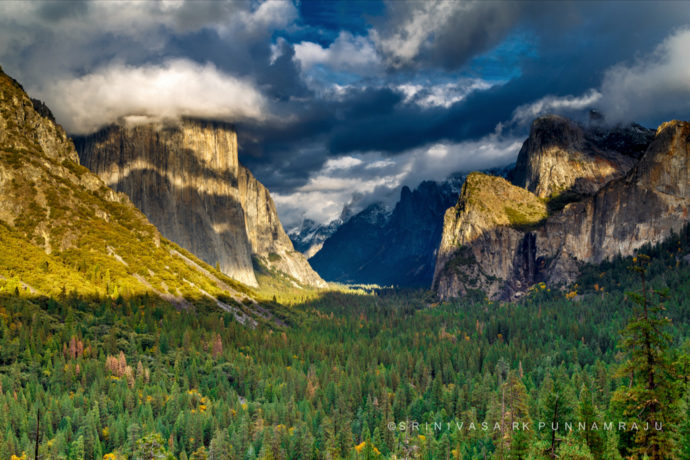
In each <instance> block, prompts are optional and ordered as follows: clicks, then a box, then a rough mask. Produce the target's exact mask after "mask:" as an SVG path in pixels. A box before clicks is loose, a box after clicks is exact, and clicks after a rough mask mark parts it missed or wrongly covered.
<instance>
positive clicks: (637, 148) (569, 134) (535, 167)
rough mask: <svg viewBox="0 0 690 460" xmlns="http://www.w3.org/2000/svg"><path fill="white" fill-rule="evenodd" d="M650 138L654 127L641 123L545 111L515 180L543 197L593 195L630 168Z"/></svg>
mask: <svg viewBox="0 0 690 460" xmlns="http://www.w3.org/2000/svg"><path fill="white" fill-rule="evenodd" d="M652 138H653V131H651V130H647V129H645V128H642V127H641V126H639V125H632V126H629V127H625V128H617V129H615V130H612V131H605V130H602V129H598V128H589V129H585V128H583V127H581V126H580V125H578V124H576V123H575V122H573V121H571V120H568V119H566V118H563V117H560V116H557V115H547V116H543V117H540V118H537V119H536V120H535V121H534V122H533V123H532V128H531V130H530V136H529V138H528V139H527V140H526V141H525V143H524V144H523V146H522V149H521V150H520V153H519V155H518V159H517V163H516V166H515V170H514V171H513V173H512V175H511V176H512V177H511V178H512V182H513V183H514V184H515V185H518V186H520V187H523V188H526V189H527V190H529V191H531V192H533V193H535V194H536V195H537V196H539V197H541V198H553V197H555V196H558V195H561V194H570V195H571V196H581V195H590V194H592V193H595V192H596V191H597V190H599V189H600V188H601V187H602V186H603V185H604V184H606V183H608V182H609V181H611V180H612V179H615V178H618V177H622V176H623V175H624V174H625V173H627V172H628V171H629V170H630V168H632V167H633V165H634V164H635V162H636V161H637V159H638V158H639V157H640V155H641V153H643V152H644V148H646V146H647V145H648V144H649V143H650V142H651V140H652Z"/></svg>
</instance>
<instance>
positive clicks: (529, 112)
mask: <svg viewBox="0 0 690 460" xmlns="http://www.w3.org/2000/svg"><path fill="white" fill-rule="evenodd" d="M600 100H601V93H600V92H599V91H597V90H594V89H590V90H589V91H587V92H586V93H584V94H583V95H581V96H564V97H557V96H546V97H543V98H541V99H539V100H538V101H536V102H532V103H530V104H525V105H521V106H519V107H518V108H516V109H515V111H514V112H513V118H512V120H511V122H512V123H517V124H518V125H526V124H530V123H532V120H534V119H535V118H537V117H538V116H540V115H544V114H547V113H559V114H567V113H568V112H576V111H580V110H583V109H587V108H590V107H593V106H594V105H595V104H596V103H597V102H599V101H600Z"/></svg>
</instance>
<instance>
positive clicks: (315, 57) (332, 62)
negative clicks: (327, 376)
mask: <svg viewBox="0 0 690 460" xmlns="http://www.w3.org/2000/svg"><path fill="white" fill-rule="evenodd" d="M294 59H295V60H296V61H297V62H299V64H300V66H301V68H302V70H303V71H304V72H308V71H309V70H310V69H311V68H313V67H314V66H316V65H324V66H327V67H329V68H331V69H333V70H336V71H340V72H357V73H358V74H359V75H373V74H376V73H378V72H380V71H381V70H382V65H381V60H380V57H379V55H378V53H377V51H376V49H375V48H374V44H373V43H372V42H371V40H370V39H369V38H368V37H363V36H355V35H352V34H351V33H349V32H341V33H340V35H338V38H336V39H335V41H333V43H331V44H330V45H329V46H328V47H327V48H324V47H322V46H321V45H319V44H318V43H313V42H301V43H297V44H296V45H295V57H294Z"/></svg>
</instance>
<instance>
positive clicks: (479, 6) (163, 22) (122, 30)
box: [0, 0, 690, 225]
mask: <svg viewBox="0 0 690 460" xmlns="http://www.w3.org/2000/svg"><path fill="white" fill-rule="evenodd" d="M687 24H690V4H688V3H683V2H646V1H630V2H626V1H621V2H601V3H597V2H547V1H545V2H509V1H508V2H479V1H471V0H459V1H441V0H438V1H429V2H398V1H388V2H387V1H374V0H372V1H370V2H339V1H330V2H297V3H293V2H292V1H289V0H271V1H265V2H250V1H247V2H242V1H232V2H223V1H210V0H209V1H206V0H200V1H191V0H166V1H160V2H138V1H136V2H134V1H133V2H103V1H95V0H84V1H74V2H60V3H57V2H50V1H46V2H21V1H5V2H0V65H2V66H3V68H4V69H5V70H6V71H7V72H8V73H10V74H11V75H13V76H14V77H15V78H17V79H19V80H20V81H22V82H23V83H24V84H25V86H26V87H27V90H28V91H30V92H31V93H32V94H34V95H37V96H38V97H41V98H43V99H45V101H46V102H47V103H48V105H49V106H50V107H51V108H52V109H53V111H54V112H55V114H56V116H57V118H58V121H60V122H61V123H63V124H64V125H65V126H66V127H67V129H68V130H70V131H72V132H75V133H84V132H89V131H93V130H95V129H97V128H98V127H99V126H101V125H103V124H107V123H110V122H113V121H116V120H118V119H122V118H123V117H128V116H129V117H131V116H135V117H137V119H142V117H143V119H150V118H161V117H177V116H182V115H190V116H198V117H210V118H222V119H225V120H229V121H233V122H235V123H236V124H237V126H238V131H239V135H240V147H241V152H240V155H241V159H242V161H243V162H244V163H245V164H247V166H249V167H250V169H252V171H254V173H255V174H256V175H257V177H258V178H259V179H260V180H261V181H262V182H264V183H265V184H266V185H267V186H268V187H269V188H270V189H271V191H272V192H274V194H275V195H276V202H277V204H278V206H279V207H280V212H281V216H282V217H283V219H284V220H285V221H286V223H287V224H288V225H289V224H290V223H291V222H295V221H297V220H299V219H300V218H302V217H303V216H307V217H312V218H316V219H319V220H327V219H329V218H330V217H332V216H334V215H337V214H338V213H339V211H340V208H342V206H343V205H344V204H345V203H348V202H350V201H352V200H353V197H355V201H358V202H361V203H363V204H364V203H367V202H371V201H373V200H377V199H384V200H385V199H387V197H389V196H394V195H396V194H397V190H398V188H399V187H400V185H402V184H406V185H411V186H414V185H416V183H418V181H420V180H422V179H427V178H429V179H442V178H443V176H444V174H447V173H450V172H453V171H455V170H466V169H473V168H482V167H487V166H493V165H495V164H496V163H497V162H499V159H500V161H503V162H509V161H511V160H512V159H513V158H514V157H515V156H516V155H517V150H518V148H519V142H518V141H519V140H520V139H521V138H523V137H524V136H525V134H526V132H527V129H528V127H529V122H530V121H531V119H533V118H534V117H535V116H538V115H539V114H541V113H545V112H557V113H563V114H566V115H571V116H576V117H584V116H585V115H586V113H587V112H588V111H589V110H590V109H592V108H596V109H598V110H599V111H601V112H602V113H603V114H604V116H605V117H606V119H607V120H609V121H610V122H621V123H624V122H629V121H638V122H641V123H643V124H646V125H649V126H654V125H655V124H657V123H659V122H660V121H662V120H664V119H667V118H687V113H688V109H689V108H690V107H688V106H689V105H690V103H688V102H687V101H690V84H689V83H688V82H690V78H689V77H690V64H688V63H690V55H689V54H688V50H690V32H688V30H687V29H686V28H685V27H686V25H687ZM429 152H433V153H429ZM443 152H445V153H443Z"/></svg>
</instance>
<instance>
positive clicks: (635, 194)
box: [434, 121, 690, 299]
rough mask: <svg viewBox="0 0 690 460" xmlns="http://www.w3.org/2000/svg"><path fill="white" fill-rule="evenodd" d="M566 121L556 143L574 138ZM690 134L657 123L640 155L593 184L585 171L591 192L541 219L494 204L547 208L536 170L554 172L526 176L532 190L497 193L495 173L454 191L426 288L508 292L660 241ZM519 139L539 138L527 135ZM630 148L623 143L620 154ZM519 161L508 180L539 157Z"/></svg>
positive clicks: (450, 292)
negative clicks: (516, 215) (527, 220)
mask: <svg viewBox="0 0 690 460" xmlns="http://www.w3.org/2000/svg"><path fill="white" fill-rule="evenodd" d="M573 126H574V125H571V124H568V125H566V126H565V127H564V130H565V131H562V132H561V133H562V134H563V135H564V137H565V138H566V141H565V142H562V143H561V144H564V143H565V144H571V143H572V141H573V140H575V141H576V142H579V139H582V137H580V134H581V132H579V131H578V130H577V129H576V128H575V127H573ZM550 132H551V133H554V132H556V131H550ZM533 134H534V129H533ZM612 135H617V134H616V133H613V134H604V135H602V136H601V138H603V139H609V140H610V139H611V136H612ZM585 137H586V136H585ZM644 137H645V135H644V133H643V132H641V138H644ZM557 141H558V140H557V139H554V140H553V141H552V142H551V144H552V145H554V144H556V143H558V142H560V141H558V142H557ZM689 142H690V123H688V122H679V121H672V122H668V123H664V124H662V125H661V126H660V127H659V128H658V130H657V131H656V135H655V138H654V140H653V141H652V142H651V144H649V146H648V147H647V148H646V151H645V152H644V154H643V155H642V156H641V157H640V158H639V160H637V161H636V162H635V163H634V165H633V166H632V167H631V168H629V169H628V170H627V172H625V174H623V175H619V174H620V172H615V173H614V174H613V175H612V176H611V177H612V178H611V179H610V180H608V182H606V183H605V184H603V185H602V186H599V180H604V179H603V177H605V176H602V175H596V174H590V175H589V176H587V181H586V183H588V184H589V185H588V187H590V188H589V189H588V190H590V191H591V190H592V189H593V188H596V187H598V188H597V189H596V191H594V193H591V194H589V195H584V196H583V195H581V196H580V197H579V199H578V200H576V201H574V202H571V203H568V204H566V205H565V206H564V207H563V208H562V209H557V210H555V211H554V210H553V209H552V210H551V213H550V215H549V216H548V217H546V216H544V217H546V218H544V219H542V220H540V221H534V220H533V221H532V223H531V224H530V225H527V226H525V225H524V224H522V223H520V222H518V223H517V225H516V222H514V221H513V222H511V221H509V219H506V216H503V215H501V213H500V209H498V210H497V208H500V203H501V201H504V202H505V203H506V204H505V206H513V207H515V206H514V203H520V202H521V201H522V202H523V203H536V202H535V201H533V200H540V201H541V202H542V203H545V205H546V206H547V209H549V206H548V204H549V203H548V200H543V199H540V197H539V196H538V195H539V194H540V193H542V194H543V193H545V192H544V191H549V190H555V188H554V186H553V185H551V184H550V183H549V182H548V181H547V180H545V179H544V177H551V178H554V180H555V181H556V183H557V184H559V185H558V186H560V184H562V183H563V182H562V181H561V179H562V178H563V177H564V176H561V175H552V176H544V175H540V176H538V178H539V180H538V181H536V182H535V181H532V180H531V179H529V180H527V181H526V182H525V184H526V187H527V188H528V189H529V188H530V186H531V188H532V189H533V190H534V191H535V194H532V193H531V192H530V191H529V190H525V189H519V188H517V187H515V188H517V189H519V190H521V192H520V193H518V192H516V191H514V190H513V191H511V193H510V194H506V193H505V192H504V191H502V190H503V189H505V186H504V187H503V188H498V187H497V183H496V180H495V179H494V180H491V181H485V182H484V183H482V184H477V186H476V187H475V188H474V189H470V188H465V189H463V193H462V195H461V196H460V199H459V201H458V204H457V205H456V206H455V208H451V209H449V210H448V212H447V213H446V221H445V225H444V235H443V240H442V244H441V248H440V249H439V255H438V259H437V267H436V274H435V276H434V287H435V288H436V289H437V291H438V292H439V295H440V296H441V297H442V298H450V297H455V296H458V295H463V294H464V293H466V292H467V291H468V290H470V289H479V290H482V291H484V292H485V293H486V294H487V295H489V296H490V297H491V298H500V299H513V298H516V297H519V296H520V295H522V294H523V293H524V292H525V291H526V289H527V288H529V286H531V285H533V284H535V283H538V282H545V283H547V284H550V285H559V284H563V283H569V282H571V281H573V280H574V279H575V278H576V276H577V274H578V271H579V268H580V266H581V265H582V264H583V263H598V262H601V261H603V260H606V259H609V258H611V257H614V256H616V255H619V254H620V255H623V256H625V255H630V254H633V253H634V252H635V251H636V250H637V249H639V248H640V247H641V246H642V245H644V244H646V243H652V244H653V243H656V242H659V241H661V240H663V239H664V238H666V237H667V236H668V235H669V234H670V232H671V231H678V230H680V229H681V228H682V227H683V225H685V224H686V223H687V222H688V207H689V206H690V145H689ZM528 143H531V144H532V145H535V144H537V143H538V142H537V140H535V139H530V140H528V141H527V142H526V143H525V144H528ZM630 145H634V143H633V144H629V146H630ZM638 145H639V144H638ZM524 150H525V149H524V148H523V151H524ZM528 150H529V149H528ZM529 151H531V152H533V153H534V154H535V155H536V156H540V155H542V153H543V151H542V150H540V149H536V150H529ZM521 155H522V152H521ZM621 155H623V154H621ZM636 155H637V154H636V153H635V151H634V149H632V148H631V151H630V152H629V155H628V157H629V158H635V156H636ZM523 160H524V161H523V164H522V165H520V164H518V165H517V166H516V170H517V171H516V172H517V173H518V174H517V176H513V179H514V180H516V179H515V178H516V177H517V178H518V179H519V178H520V177H526V176H520V174H522V172H524V171H525V169H524V168H523V166H524V164H532V165H536V164H540V163H539V162H540V160H539V159H535V160H532V159H530V158H526V159H524V158H523ZM518 163H520V162H518ZM592 171H593V170H592ZM618 171H620V170H618ZM533 177H537V176H533ZM535 184H536V185H535ZM525 193H528V194H530V195H532V198H531V199H530V198H527V197H525V196H524V194H525ZM535 206H536V204H535ZM517 208H518V209H520V208H519V206H518V207H517Z"/></svg>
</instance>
